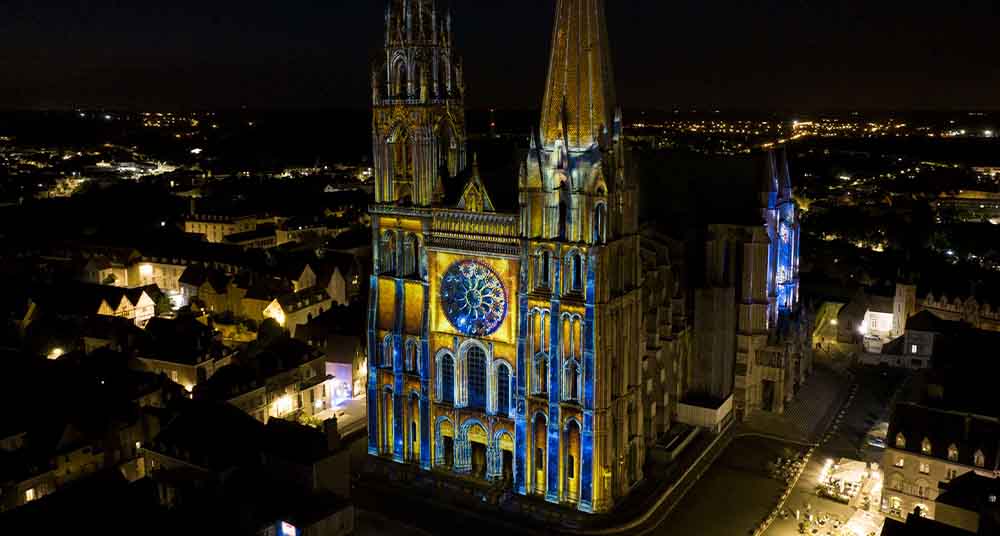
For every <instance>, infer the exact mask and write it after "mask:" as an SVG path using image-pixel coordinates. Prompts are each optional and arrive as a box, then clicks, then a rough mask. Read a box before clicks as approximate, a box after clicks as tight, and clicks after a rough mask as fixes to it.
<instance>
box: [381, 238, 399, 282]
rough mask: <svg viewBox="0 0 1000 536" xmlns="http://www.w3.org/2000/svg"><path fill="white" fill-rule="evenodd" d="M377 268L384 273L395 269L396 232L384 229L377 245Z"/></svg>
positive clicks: (389, 272)
mask: <svg viewBox="0 0 1000 536" xmlns="http://www.w3.org/2000/svg"><path fill="white" fill-rule="evenodd" d="M379 269H380V270H381V272H382V273H384V274H391V273H393V272H395V271H396V233H394V232H392V231H386V232H385V233H384V234H383V235H382V240H381V243H380V247H379Z"/></svg>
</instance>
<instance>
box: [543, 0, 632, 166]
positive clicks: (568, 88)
mask: <svg viewBox="0 0 1000 536" xmlns="http://www.w3.org/2000/svg"><path fill="white" fill-rule="evenodd" d="M605 21H606V18H605V14H604V1H603V0H558V4H557V6H556V19H555V29H554V30H553V32H552V56H551V59H550V61H549V74H548V82H547V83H546V87H545V101H544V102H543V103H542V123H541V135H542V143H543V144H544V145H546V146H551V145H552V144H553V143H555V141H556V140H560V139H561V140H563V141H564V142H565V143H567V144H568V145H569V146H570V147H576V148H587V147H590V146H591V145H594V144H599V145H605V144H606V143H607V141H608V140H607V139H606V135H607V133H609V132H611V131H612V128H613V120H614V110H615V105H616V103H615V92H614V75H613V72H612V68H611V55H610V52H609V46H608V33H607V27H606V25H605Z"/></svg>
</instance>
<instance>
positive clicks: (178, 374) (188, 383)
mask: <svg viewBox="0 0 1000 536" xmlns="http://www.w3.org/2000/svg"><path fill="white" fill-rule="evenodd" d="M146 333H147V334H148V335H149V338H148V340H147V341H146V344H145V345H144V347H143V348H142V349H141V350H139V352H138V354H137V356H136V361H137V366H139V367H140V368H141V369H142V370H147V371H149V372H153V373H156V374H164V375H166V376H167V377H168V378H170V380H171V381H173V382H174V383H176V384H178V385H180V386H182V387H184V389H185V390H187V391H188V392H191V391H192V390H193V389H194V387H195V386H196V385H198V383H200V382H203V381H205V380H207V379H208V378H211V377H212V375H213V374H215V371H217V370H219V369H220V368H222V367H224V366H226V365H228V364H229V363H231V362H232V351H231V350H229V349H227V348H226V347H224V346H223V345H222V344H221V342H220V341H219V340H217V338H216V337H215V335H214V333H213V332H212V329H211V328H209V327H208V326H206V325H204V324H202V323H201V322H199V321H197V320H195V319H194V318H182V319H166V318H154V319H152V320H150V321H149V324H147V325H146Z"/></svg>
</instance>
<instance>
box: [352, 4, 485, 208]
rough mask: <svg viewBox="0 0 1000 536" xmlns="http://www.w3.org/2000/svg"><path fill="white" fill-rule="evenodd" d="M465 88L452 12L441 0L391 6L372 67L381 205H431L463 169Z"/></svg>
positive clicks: (377, 195) (377, 191)
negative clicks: (446, 181) (381, 50)
mask: <svg viewBox="0 0 1000 536" xmlns="http://www.w3.org/2000/svg"><path fill="white" fill-rule="evenodd" d="M464 93H465V86H464V83H463V77H462V64H461V60H460V59H459V58H458V57H457V56H456V54H455V52H454V49H453V47H452V32H451V14H450V12H444V11H442V10H440V9H439V8H438V5H437V0H389V2H388V5H387V7H386V11H385V51H384V53H383V54H382V55H381V57H380V58H379V60H378V61H376V62H375V65H374V66H373V69H372V107H373V123H374V128H373V137H374V139H373V145H374V153H375V154H374V161H375V201H376V202H377V203H398V204H404V205H414V206H422V207H426V206H430V205H431V204H432V203H433V202H434V201H435V199H436V198H439V196H440V194H441V193H442V192H443V185H442V179H443V178H446V177H451V176H454V175H456V174H457V173H458V172H459V171H461V170H462V169H464V168H465V159H466V150H465V111H464V104H463V98H464Z"/></svg>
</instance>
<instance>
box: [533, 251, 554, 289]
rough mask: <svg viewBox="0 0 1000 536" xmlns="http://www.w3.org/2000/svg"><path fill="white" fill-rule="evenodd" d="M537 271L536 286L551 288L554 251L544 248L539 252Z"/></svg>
mask: <svg viewBox="0 0 1000 536" xmlns="http://www.w3.org/2000/svg"><path fill="white" fill-rule="evenodd" d="M537 262H538V264H537V271H536V273H535V286H536V287H539V288H549V287H551V286H552V282H551V280H552V253H551V252H550V251H549V250H547V249H543V250H541V251H539V252H538V261H537Z"/></svg>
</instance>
